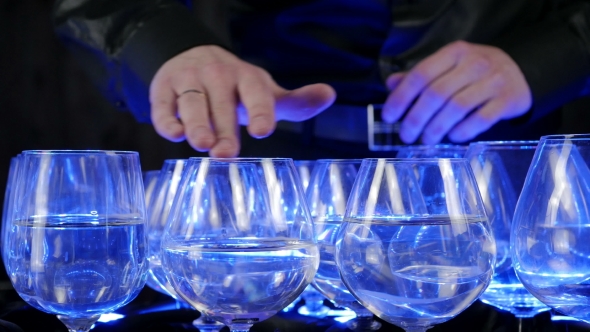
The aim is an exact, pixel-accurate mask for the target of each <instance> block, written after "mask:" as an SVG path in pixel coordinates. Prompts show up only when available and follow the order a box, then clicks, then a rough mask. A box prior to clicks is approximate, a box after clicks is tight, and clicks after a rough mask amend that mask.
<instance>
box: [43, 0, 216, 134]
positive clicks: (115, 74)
mask: <svg viewBox="0 0 590 332" xmlns="http://www.w3.org/2000/svg"><path fill="white" fill-rule="evenodd" d="M53 19H54V23H55V28H56V31H57V33H58V35H59V36H60V37H62V39H64V41H65V42H66V45H67V46H68V47H69V48H70V49H71V50H72V52H73V54H74V55H75V56H76V58H77V59H78V60H79V61H80V62H81V64H82V67H83V68H84V69H85V70H86V72H87V73H88V74H89V75H90V78H91V79H92V80H93V82H94V83H95V84H96V85H97V86H98V88H99V89H100V90H101V91H102V92H103V93H104V94H105V95H106V96H107V98H108V99H109V100H111V101H112V102H113V103H115V104H117V105H119V106H121V105H123V107H124V108H128V109H129V110H131V111H132V112H133V114H134V115H135V117H136V118H137V119H138V120H139V121H142V122H147V121H149V109H150V105H149V101H148V96H149V84H150V82H151V80H152V78H153V76H154V74H155V73H156V71H157V70H158V69H159V68H160V67H161V65H162V64H163V63H164V62H166V61H167V60H168V59H170V58H172V57H173V56H175V55H177V54H179V53H181V52H183V51H185V50H187V49H189V48H192V47H195V46H199V45H206V44H217V45H221V44H222V43H221V42H220V40H219V39H218V38H217V36H215V34H214V33H213V32H211V31H210V30H209V29H208V28H207V27H205V26H204V25H203V24H201V22H199V21H198V20H197V19H195V17H194V16H193V13H191V12H190V10H189V9H188V8H187V7H186V6H184V5H183V4H182V3H181V2H180V1H177V0H109V1H93V0H86V1H80V0H58V1H56V3H55V5H54V11H53Z"/></svg>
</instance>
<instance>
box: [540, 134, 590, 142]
mask: <svg viewBox="0 0 590 332" xmlns="http://www.w3.org/2000/svg"><path fill="white" fill-rule="evenodd" d="M567 140H574V141H576V140H590V134H555V135H544V136H541V138H540V139H539V141H567Z"/></svg>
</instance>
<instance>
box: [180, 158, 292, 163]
mask: <svg viewBox="0 0 590 332" xmlns="http://www.w3.org/2000/svg"><path fill="white" fill-rule="evenodd" d="M188 160H192V161H200V160H207V161H213V162H221V163H242V162H244V163H247V162H250V163H251V162H261V161H263V160H270V161H283V162H293V158H283V157H279V158H274V157H271V158H262V157H260V158H257V157H235V158H216V157H190V158H188Z"/></svg>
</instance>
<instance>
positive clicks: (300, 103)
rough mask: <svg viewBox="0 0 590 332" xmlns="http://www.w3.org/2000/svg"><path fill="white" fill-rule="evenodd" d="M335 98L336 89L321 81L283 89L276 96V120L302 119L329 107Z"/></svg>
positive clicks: (295, 120) (296, 120)
mask: <svg viewBox="0 0 590 332" xmlns="http://www.w3.org/2000/svg"><path fill="white" fill-rule="evenodd" d="M335 99H336V91H334V89H333V88H332V87H331V86H329V85H327V84H323V83H318V84H310V85H306V86H303V87H301V88H298V89H295V90H290V91H284V92H282V93H281V94H280V95H279V96H277V97H276V104H275V111H276V120H277V121H279V120H287V121H294V122H298V121H304V120H307V119H309V118H312V117H314V116H316V115H317V114H319V113H321V112H322V111H323V110H325V109H326V108H328V107H330V105H332V104H333V103H334V100H335Z"/></svg>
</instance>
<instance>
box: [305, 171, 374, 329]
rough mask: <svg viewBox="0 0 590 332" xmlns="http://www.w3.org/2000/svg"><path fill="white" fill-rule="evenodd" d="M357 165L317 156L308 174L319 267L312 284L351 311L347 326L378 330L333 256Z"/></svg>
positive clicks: (338, 304) (309, 199)
mask: <svg viewBox="0 0 590 332" xmlns="http://www.w3.org/2000/svg"><path fill="white" fill-rule="evenodd" d="M360 165H361V160H360V159H320V160H318V161H317V163H316V166H315V168H314V171H313V173H312V176H311V181H310V186H309V187H308V190H307V192H306V197H307V204H308V206H309V209H310V212H311V216H312V218H313V219H314V227H315V234H316V240H317V243H318V247H319V249H320V267H319V268H318V272H317V273H316V275H315V278H314V281H313V286H314V287H315V288H316V289H317V290H319V291H320V293H322V294H323V295H324V296H325V297H327V298H328V299H329V300H331V301H332V302H334V303H335V304H336V305H337V306H339V307H342V308H346V309H349V310H352V311H354V312H355V314H356V318H355V319H353V320H350V321H348V322H347V326H348V328H349V329H351V330H378V329H379V328H380V326H381V324H380V323H379V322H377V321H376V320H374V319H373V313H372V312H370V311H369V310H367V308H365V307H363V306H362V305H361V304H360V303H359V302H358V301H357V300H356V299H355V298H354V296H352V294H350V292H349V291H348V289H347V288H346V286H345V285H344V283H343V282H342V279H340V274H339V272H338V267H337V266H336V261H335V259H334V254H335V249H334V245H335V241H336V234H337V233H338V230H339V228H340V226H341V225H342V221H343V218H344V212H345V210H346V202H347V200H348V196H349V195H350V191H351V190H352V185H353V183H354V180H355V178H356V175H357V172H358V169H359V167H360Z"/></svg>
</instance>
